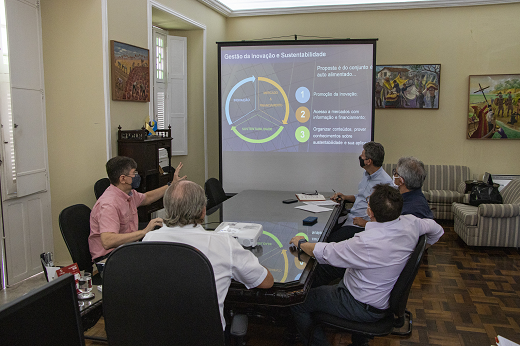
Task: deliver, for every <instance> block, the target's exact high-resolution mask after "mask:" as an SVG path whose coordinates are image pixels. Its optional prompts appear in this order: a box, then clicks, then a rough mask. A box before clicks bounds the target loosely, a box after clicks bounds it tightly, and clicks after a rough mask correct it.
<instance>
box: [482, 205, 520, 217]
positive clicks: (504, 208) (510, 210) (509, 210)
mask: <svg viewBox="0 0 520 346" xmlns="http://www.w3.org/2000/svg"><path fill="white" fill-rule="evenodd" d="M478 214H479V215H480V216H483V217H515V216H518V215H520V204H481V205H479V207H478Z"/></svg>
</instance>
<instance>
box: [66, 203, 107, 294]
mask: <svg viewBox="0 0 520 346" xmlns="http://www.w3.org/2000/svg"><path fill="white" fill-rule="evenodd" d="M58 220H59V224H60V231H61V235H62V236H63V240H65V244H66V245H67V249H69V253H70V257H72V261H73V262H75V263H77V264H78V267H79V270H84V271H86V272H89V273H92V264H93V262H92V256H91V255H90V249H89V246H88V236H89V235H90V208H89V207H87V206H86V205H84V204H75V205H73V206H70V207H67V208H65V209H63V210H62V211H61V213H60V216H59V218H58ZM92 283H93V284H94V285H101V283H102V279H101V276H100V275H99V274H96V275H94V276H93V277H92Z"/></svg>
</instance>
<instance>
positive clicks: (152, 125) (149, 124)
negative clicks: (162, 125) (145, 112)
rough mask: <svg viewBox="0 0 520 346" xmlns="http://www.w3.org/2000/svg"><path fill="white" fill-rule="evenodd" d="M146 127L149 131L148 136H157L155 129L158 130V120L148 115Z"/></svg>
mask: <svg viewBox="0 0 520 346" xmlns="http://www.w3.org/2000/svg"><path fill="white" fill-rule="evenodd" d="M144 128H145V129H146V130H147V131H148V136H155V131H157V121H155V120H153V119H152V120H150V116H147V117H146V120H145V121H144Z"/></svg>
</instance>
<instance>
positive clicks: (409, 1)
mask: <svg viewBox="0 0 520 346" xmlns="http://www.w3.org/2000/svg"><path fill="white" fill-rule="evenodd" d="M198 1H199V2H201V3H203V4H205V5H206V6H208V7H210V8H212V9H214V10H215V11H217V12H219V13H221V14H223V15H225V16H227V17H238V16H261V15H276V14H292V13H317V12H338V11H370V10H399V9H411V8H435V7H459V6H476V5H494V4H506V3H514V2H520V0H198Z"/></svg>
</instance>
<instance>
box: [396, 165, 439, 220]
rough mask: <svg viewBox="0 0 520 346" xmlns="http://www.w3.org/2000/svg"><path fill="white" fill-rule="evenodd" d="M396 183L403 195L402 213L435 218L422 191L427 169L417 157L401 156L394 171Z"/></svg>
mask: <svg viewBox="0 0 520 346" xmlns="http://www.w3.org/2000/svg"><path fill="white" fill-rule="evenodd" d="M392 174H393V178H394V184H395V185H397V187H398V188H399V192H400V193H401V195H402V196H403V210H402V212H401V215H408V214H411V215H414V216H416V217H418V218H420V219H433V212H432V211H431V209H430V206H429V205H428V202H427V201H426V198H425V197H424V194H423V193H422V191H421V188H422V185H423V183H424V179H426V170H425V169H424V164H423V163H422V162H421V161H419V160H417V159H416V158H415V157H411V156H409V157H401V158H400V159H399V161H398V162H397V167H396V168H395V169H394V170H393V171H392Z"/></svg>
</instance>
